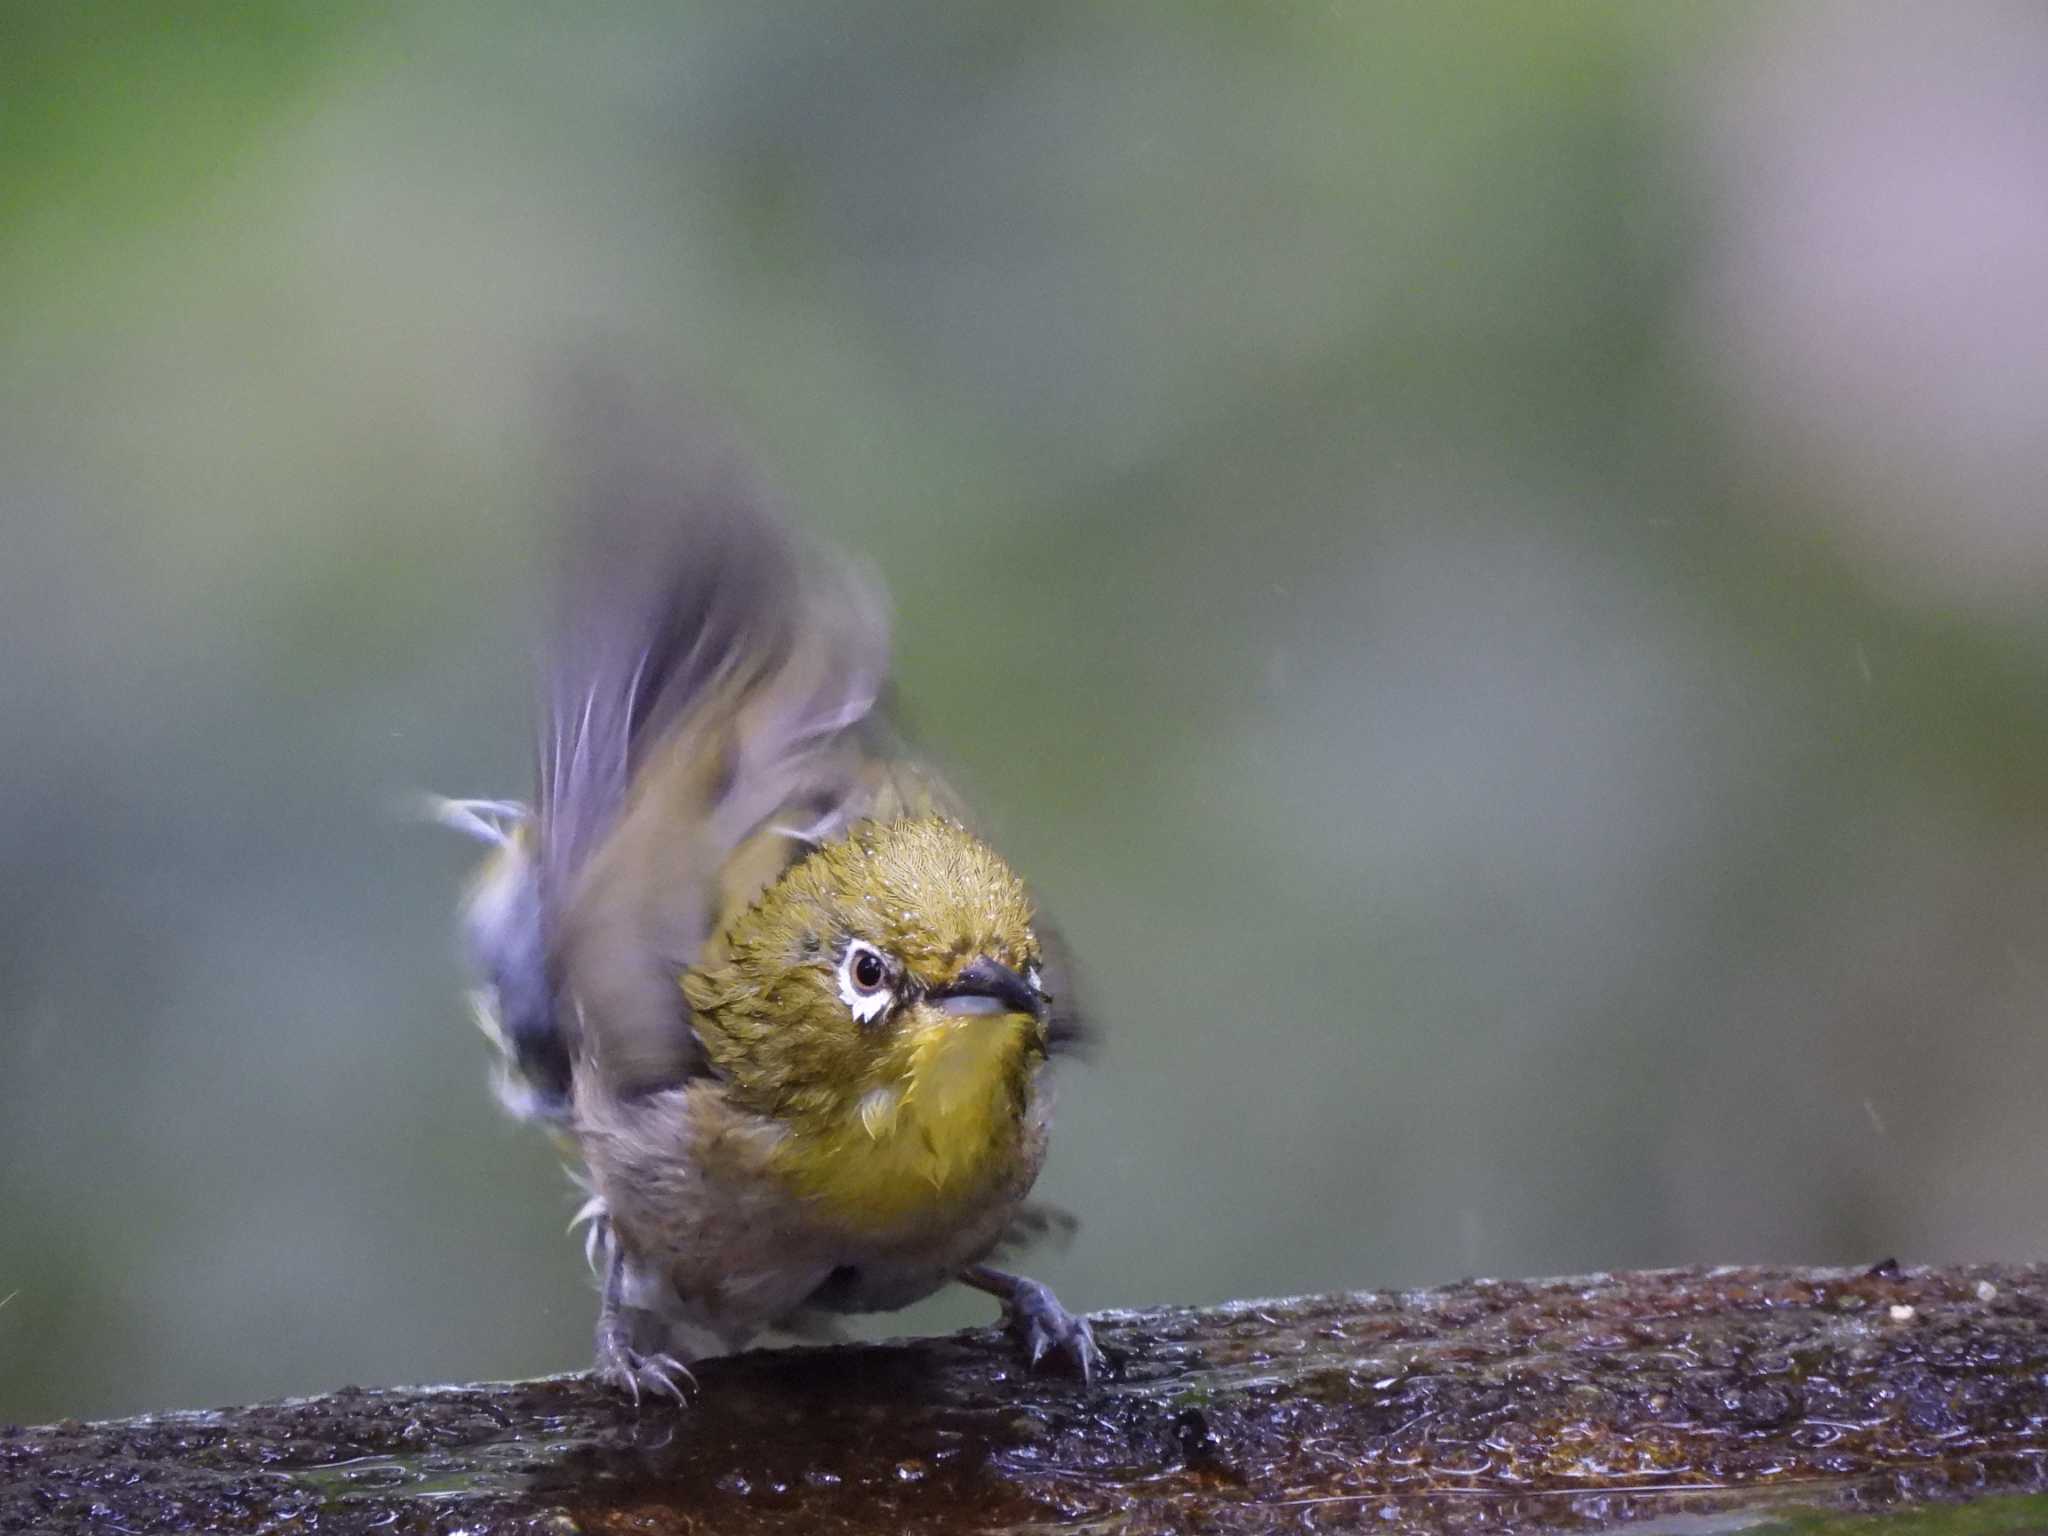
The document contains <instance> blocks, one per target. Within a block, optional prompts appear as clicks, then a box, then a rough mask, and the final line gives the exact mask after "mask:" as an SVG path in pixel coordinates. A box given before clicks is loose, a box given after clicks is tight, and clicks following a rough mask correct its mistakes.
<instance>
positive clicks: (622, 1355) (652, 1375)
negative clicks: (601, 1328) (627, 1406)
mask: <svg viewBox="0 0 2048 1536" xmlns="http://www.w3.org/2000/svg"><path fill="white" fill-rule="evenodd" d="M591 1371H592V1374H593V1375H595V1376H596V1377H597V1379H598V1380H599V1381H601V1382H603V1383H604V1384H605V1385H606V1386H608V1387H617V1388H618V1389H619V1390H620V1391H621V1392H623V1393H625V1394H626V1395H627V1396H628V1397H630V1398H632V1399H633V1401H634V1402H635V1403H636V1404H637V1403H638V1402H639V1401H640V1399H641V1397H642V1395H643V1394H645V1395H648V1396H661V1397H672V1398H674V1399H675V1400H676V1402H677V1403H681V1402H683V1400H684V1399H683V1384H684V1383H685V1382H687V1383H688V1384H689V1385H690V1386H692V1387H695V1386H696V1385H697V1378H696V1377H695V1376H692V1375H691V1374H690V1368H689V1367H688V1366H687V1365H685V1364H683V1362H682V1361H680V1360H678V1359H677V1358H676V1357H675V1356H674V1355H665V1354H647V1353H645V1352H643V1351H641V1350H637V1349H635V1348H634V1347H633V1346H632V1345H631V1344H630V1343H628V1342H627V1341H626V1338H625V1330H624V1329H623V1328H620V1329H615V1330H611V1331H610V1333H609V1336H607V1335H606V1334H605V1333H600V1335H599V1337H598V1341H597V1363H596V1364H595V1365H594V1366H592V1367H591Z"/></svg>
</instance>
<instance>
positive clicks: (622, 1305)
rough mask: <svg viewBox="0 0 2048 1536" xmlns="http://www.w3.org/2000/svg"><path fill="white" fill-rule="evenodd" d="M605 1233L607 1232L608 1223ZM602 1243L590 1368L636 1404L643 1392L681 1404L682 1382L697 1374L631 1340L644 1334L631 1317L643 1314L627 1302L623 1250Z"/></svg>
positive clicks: (691, 1378) (692, 1382) (672, 1356)
mask: <svg viewBox="0 0 2048 1536" xmlns="http://www.w3.org/2000/svg"><path fill="white" fill-rule="evenodd" d="M585 1209H586V1210H587V1209H588V1207H585ZM599 1219H600V1220H602V1219H603V1218H602V1217H600V1218H599ZM606 1235H607V1237H609V1235H610V1229H609V1227H607V1229H606ZM603 1246H604V1247H605V1249H607V1250H608V1252H609V1260H608V1262H607V1263H606V1265H605V1275H604V1301H603V1303H602V1305H600V1306H599V1308H598V1311H597V1362H596V1364H594V1365H593V1366H592V1367H591V1372H592V1374H593V1375H595V1376H596V1377H597V1379H598V1380H599V1381H601V1382H603V1383H604V1384H605V1385H606V1386H611V1387H617V1388H618V1389H619V1390H620V1391H621V1392H624V1393H625V1394H626V1395H627V1396H628V1397H630V1398H632V1399H633V1402H634V1404H635V1406H638V1404H639V1402H640V1398H641V1395H642V1394H643V1393H653V1394H658V1395H660V1396H663V1397H672V1398H674V1399H675V1400H676V1402H677V1403H678V1404H680V1403H681V1402H682V1401H683V1383H684V1382H688V1383H689V1384H690V1385H691V1386H692V1387H694V1386H696V1385H697V1378H696V1377H694V1376H692V1375H691V1374H690V1368H689V1367H688V1366H687V1365H685V1364H684V1363H683V1362H682V1361H680V1360H678V1359H677V1358H676V1357H675V1356H674V1355H670V1354H664V1353H660V1352H657V1351H651V1350H643V1349H640V1348H638V1347H637V1346H636V1345H635V1344H634V1339H635V1338H636V1336H637V1337H644V1335H636V1334H635V1332H634V1328H633V1323H634V1319H635V1317H636V1316H642V1317H644V1315H643V1314H639V1313H637V1312H636V1311H635V1309H633V1308H631V1307H629V1306H627V1305H626V1300H625V1297H626V1255H625V1250H623V1249H622V1248H620V1247H619V1246H618V1244H616V1243H613V1242H609V1241H607V1242H606V1243H605V1244H604V1245H603Z"/></svg>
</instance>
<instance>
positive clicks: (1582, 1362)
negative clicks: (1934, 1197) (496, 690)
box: [0, 1265, 2048, 1533]
mask: <svg viewBox="0 0 2048 1536" xmlns="http://www.w3.org/2000/svg"><path fill="white" fill-rule="evenodd" d="M1095 1327H1096V1333H1097V1337H1098V1339H1099V1340H1100V1341H1101V1343H1102V1346H1103V1349H1104V1351H1105V1353H1106V1354H1107V1356H1108V1358H1109V1362H1110V1370H1109V1373H1108V1376H1107V1379H1106V1380H1103V1381H1100V1382H1098V1383H1097V1384H1096V1385H1095V1386H1094V1387H1093V1388H1092V1389H1084V1388H1083V1387H1082V1386H1081V1385H1080V1384H1079V1383H1078V1382H1075V1381H1073V1380H1071V1379H1066V1378H1059V1377H1051V1376H1033V1375H1031V1374H1029V1373H1027V1372H1026V1371H1024V1370H1023V1369H1022V1368H1021V1366H1020V1364H1019V1363H1018V1361H1017V1358H1016V1356H1015V1354H1014V1352H1013V1351H1012V1350H1011V1348H1010V1347H1009V1344H1008V1341H1007V1340H1005V1339H1004V1338H1002V1337H1001V1336H999V1335H997V1334H994V1333H990V1332H978V1333H966V1334H959V1335H954V1336H951V1337H947V1338H939V1339H928V1340H917V1341H909V1342H902V1343H893V1344H884V1345H871V1346H835V1347H830V1348H813V1349H798V1350H785V1351H775V1352H765V1351H764V1352H757V1353H753V1354H748V1355H744V1356H739V1357H736V1358H733V1359H730V1360H719V1361H712V1362H707V1363H706V1364H705V1365H704V1366H703V1367H702V1368H701V1369H700V1370H699V1372H698V1379H699V1387H698V1389H697V1391H696V1393H695V1395H694V1398H693V1401H692V1402H691V1403H690V1405H689V1406H688V1407H686V1408H683V1409H680V1410H679V1409H677V1408H675V1407H674V1406H673V1405H667V1404H657V1405H648V1406H644V1407H639V1408H635V1407H634V1406H633V1405H631V1404H629V1403H627V1402H625V1401H623V1400H622V1399H620V1398H619V1397H618V1396H617V1395H615V1394H613V1393H611V1392H608V1391H605V1390H603V1389H600V1388H597V1387H594V1386H592V1385H591V1384H590V1383H589V1382H588V1381H586V1380H584V1379H582V1378H577V1377H563V1378H555V1379H548V1380H541V1381H531V1382H514V1383H507V1384H487V1385H480V1386H464V1387H439V1388H426V1389H404V1390H374V1391H372V1390H362V1389H358V1388H344V1389H343V1390H341V1391H338V1392H334V1393H330V1394H328V1395H326V1396H322V1397H317V1398H309V1399H303V1400H294V1401H289V1402H283V1403H266V1404H257V1405H255V1406H252V1407H245V1408H232V1409H225V1410H221V1411H217V1412H210V1413H179V1414H166V1415H152V1416H149V1417H144V1418H139V1419H129V1420H121V1421H114V1422H107V1423H98V1424H80V1423H64V1424H56V1425H46V1426H42V1427H39V1428H33V1429H8V1430H4V1431H0V1531H7V1532H14V1531H37V1532H42V1531H65V1530H84V1531H106V1532H121V1531H133V1532H159V1531H175V1530H215V1529H219V1530H236V1531H273V1530H274V1531H305V1532H316V1531H317V1532H323V1533H331V1532H354V1531H364V1532H369V1531H376V1532H385V1533H390V1532H399V1533H403V1532H430V1531H431V1532H453V1531H458V1530H460V1531H466V1532H476V1533H490V1532H550V1533H565V1532H570V1531H594V1532H611V1531H619V1532H624V1531H637V1532H650V1533H651V1532H666V1531H692V1532H706V1531H717V1532H755V1531H841V1532H869V1531H873V1532H892V1533H893V1532H906V1531H908V1532H922V1531H1019V1530H1044V1529H1051V1528H1055V1527H1059V1528H1067V1527H1076V1528H1082V1529H1090V1530H1117V1531H1124V1530H1131V1531H1238V1530H1327V1529H1346V1528H1354V1527H1362V1526H1372V1527H1376V1528H1382V1529H1389V1530H1396V1529H1413V1530H1427V1531H1459V1530H1465V1529H1480V1528H1485V1529H1501V1528H1509V1529H1529V1528H1544V1529H1558V1528H1572V1529H1599V1528H1604V1527H1620V1526H1624V1525H1627V1524H1631V1523H1634V1522H1638V1521H1641V1520H1645V1519H1650V1518H1653V1517H1660V1516H1662V1517H1668V1516H1674V1515H1677V1516H1682V1517H1684V1522H1683V1523H1684V1527H1685V1528H1686V1529H1688V1530H1704V1529H1710V1528H1715V1527H1719V1526H1726V1527H1728V1528H1731V1529H1732V1528H1735V1527H1736V1526H1743V1527H1745V1528H1754V1525H1755V1522H1756V1521H1757V1520H1758V1519H1759V1518H1767V1519H1770V1520H1774V1521H1778V1522H1782V1523H1783V1524H1784V1525H1785V1527H1786V1528H1788V1529H1834V1528H1835V1522H1836V1521H1838V1520H1840V1519H1842V1518H1844V1517H1845V1516H1847V1517H1849V1518H1851V1520H1852V1522H1853V1523H1856V1524H1857V1525H1859V1526H1860V1524H1861V1523H1862V1522H1864V1521H1874V1522H1875V1525H1876V1527H1889V1526H1891V1525H1892V1524H1894V1523H1899V1522H1904V1523H1902V1524H1901V1525H1900V1528H1901V1529H1902V1530H1903V1529H1913V1530H1936V1529H1939V1530H1968V1529H1977V1530H2019V1529H2048V1268H2042V1267H2026V1268H2009V1267H1981V1268H1951V1269H1925V1270H1898V1269H1895V1268H1893V1267H1891V1266H1889V1265H1886V1266H1879V1267H1878V1268H1876V1269H1872V1270H1796V1269H1747V1268H1742V1269H1738V1268H1729V1269H1715V1270H1682V1271H1660V1272H1654V1273H1642V1274H1620V1275H1598V1276H1592V1277H1587V1278H1582V1279H1572V1280H1551V1281H1509V1282H1503V1281H1469V1282H1465V1283H1462V1284H1459V1285H1453V1286H1446V1287H1444V1288H1442V1289H1440V1290H1432V1291H1419V1292H1411V1293H1400V1294H1390V1293H1365V1294H1357V1295H1342V1296H1323V1297H1310V1298H1304V1299H1298V1300H1292V1301H1273V1302H1243V1303H1235V1304H1232V1305H1229V1306H1224V1307H1216V1308H1209V1309H1199V1310H1178V1309H1160V1310H1154V1311H1146V1312H1123V1313H1111V1314H1105V1315H1104V1316H1102V1317H1100V1318H1098V1319H1096V1321H1095ZM1760 1512H1762V1513H1760Z"/></svg>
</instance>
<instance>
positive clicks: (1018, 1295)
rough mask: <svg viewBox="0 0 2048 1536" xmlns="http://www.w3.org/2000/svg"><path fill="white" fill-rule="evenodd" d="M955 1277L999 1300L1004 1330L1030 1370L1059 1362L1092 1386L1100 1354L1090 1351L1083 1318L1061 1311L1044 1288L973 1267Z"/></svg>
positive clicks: (1091, 1336)
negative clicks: (1050, 1361)
mask: <svg viewBox="0 0 2048 1536" xmlns="http://www.w3.org/2000/svg"><path fill="white" fill-rule="evenodd" d="M961 1278H962V1279H963V1280H965V1281H966V1282H967V1283H968V1284H969V1285H971V1286H974V1287H975V1288H976V1289H977V1290H983V1291H987V1292H988V1293H989V1294H990V1295H992V1296H996V1297H998V1298H1000V1299H1001V1301H1002V1303H1003V1322H1004V1325H1005V1326H1006V1327H1007V1328H1008V1329H1009V1330H1010V1332H1011V1334H1013V1335H1014V1336H1015V1337H1016V1340H1017V1342H1018V1343H1019V1344H1020V1345H1022V1346H1023V1348H1024V1352H1025V1354H1026V1356H1027V1357H1028V1358H1029V1360H1030V1363H1031V1366H1032V1368H1033V1369H1036V1368H1037V1367H1038V1365H1039V1364H1040V1362H1042V1361H1043V1360H1044V1359H1045V1358H1046V1357H1047V1356H1048V1355H1050V1356H1053V1357H1054V1358H1056V1359H1060V1360H1064V1361H1065V1362H1066V1363H1067V1365H1068V1367H1069V1368H1070V1369H1072V1370H1074V1371H1075V1372H1077V1373H1078V1374H1079V1375H1080V1377H1081V1380H1082V1381H1083V1382H1092V1381H1094V1380H1095V1375H1096V1373H1097V1372H1098V1371H1100V1370H1102V1369H1103V1363H1102V1351H1101V1350H1100V1349H1098V1348H1097V1347H1096V1344H1095V1332H1094V1330H1093V1329H1091V1328H1090V1327H1089V1326H1088V1319H1087V1318H1085V1317H1076V1316H1075V1315H1074V1314H1073V1313H1071V1312H1069V1311H1068V1310H1067V1309H1066V1308H1065V1307H1063V1306H1061V1305H1060V1300H1059V1298H1058V1297H1057V1296H1055V1295H1053V1293H1052V1288H1051V1287H1050V1286H1047V1285H1043V1284H1041V1283H1039V1282H1038V1281H1036V1280H1030V1279H1026V1278H1025V1277H1024V1276H1022V1275H1011V1274H1005V1273H1004V1272H1003V1271H1002V1270H999V1269H990V1268H989V1267H988V1266H987V1265H985V1264H978V1265H976V1266H975V1267H974V1268H973V1269H970V1270H968V1271H967V1273H966V1274H964V1275H962V1276H961Z"/></svg>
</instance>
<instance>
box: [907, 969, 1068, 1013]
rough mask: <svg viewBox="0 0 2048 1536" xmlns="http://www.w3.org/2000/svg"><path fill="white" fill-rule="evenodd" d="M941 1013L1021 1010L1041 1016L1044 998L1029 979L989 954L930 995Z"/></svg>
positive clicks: (1018, 1011)
mask: <svg viewBox="0 0 2048 1536" xmlns="http://www.w3.org/2000/svg"><path fill="white" fill-rule="evenodd" d="M928 996H929V997H930V999H931V1001H932V1002H934V1003H936V1004H937V1005H938V1008H939V1011H940V1012H941V1013H946V1014H951V1015H953V1016H955V1017H958V1016H961V1015H964V1014H977V1013H1021V1014H1023V1015H1024V1016H1025V1017H1026V1018H1031V1019H1035V1018H1038V1017H1039V1016H1040V1014H1041V1012H1042V1011H1043V1009H1044V1007H1045V998H1044V997H1043V996H1041V995H1040V994H1039V992H1038V989H1037V988H1035V987H1033V986H1032V985H1031V983H1030V982H1028V981H1026V980H1025V979H1024V978H1023V977H1022V976H1019V975H1018V974H1017V973H1016V972H1015V971H1013V970H1011V969H1010V968H1009V967H1008V966H1007V965H1004V964H1003V963H1002V962H1001V961H1000V960H991V959H989V958H988V957H987V956H986V955H984V956H982V957H981V958H980V959H978V960H975V961H973V962H972V963H970V964H969V965H967V966H966V967H965V968H963V969H962V970H961V972H960V974H959V975H958V976H955V977H954V978H953V980H952V981H951V982H949V983H948V984H947V985H945V986H943V987H939V988H937V989H935V990H934V991H932V992H931V993H929V994H928Z"/></svg>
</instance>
